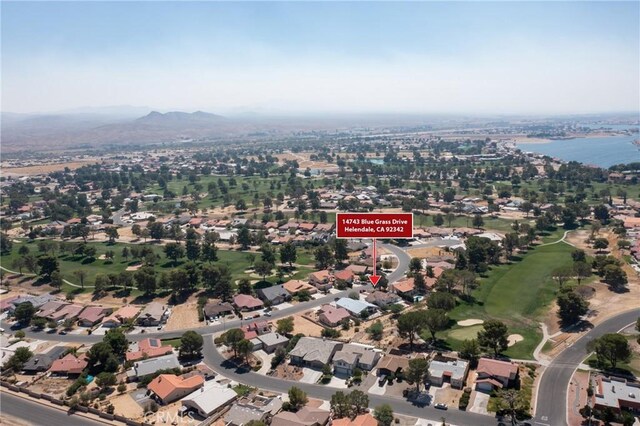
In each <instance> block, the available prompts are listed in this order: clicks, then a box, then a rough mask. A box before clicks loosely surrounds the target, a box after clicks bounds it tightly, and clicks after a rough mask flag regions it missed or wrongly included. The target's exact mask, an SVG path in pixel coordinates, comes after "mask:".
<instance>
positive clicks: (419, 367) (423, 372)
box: [405, 358, 429, 392]
mask: <svg viewBox="0 0 640 426" xmlns="http://www.w3.org/2000/svg"><path fill="white" fill-rule="evenodd" d="M428 377H429V361H428V360H427V359H425V358H414V359H411V360H409V368H408V369H407V371H406V373H405V378H406V379H407V381H408V382H409V383H412V384H415V385H416V391H417V392H420V385H422V384H423V383H424V382H425V380H427V378H428Z"/></svg>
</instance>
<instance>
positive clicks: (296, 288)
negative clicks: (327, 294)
mask: <svg viewBox="0 0 640 426" xmlns="http://www.w3.org/2000/svg"><path fill="white" fill-rule="evenodd" d="M282 285H283V286H284V289H285V290H287V291H288V292H289V294H291V295H292V296H295V295H296V294H298V293H299V292H301V291H302V290H307V291H308V292H309V294H316V293H317V292H318V289H317V288H315V287H314V286H312V285H311V284H309V283H307V282H305V281H301V280H291V281H287V282H286V283H284V284H282Z"/></svg>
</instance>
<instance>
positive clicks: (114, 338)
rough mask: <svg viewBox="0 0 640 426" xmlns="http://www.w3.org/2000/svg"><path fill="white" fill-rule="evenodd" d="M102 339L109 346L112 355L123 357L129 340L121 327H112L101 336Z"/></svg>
mask: <svg viewBox="0 0 640 426" xmlns="http://www.w3.org/2000/svg"><path fill="white" fill-rule="evenodd" d="M102 341H103V342H105V343H106V344H108V345H109V346H110V347H111V350H112V352H113V354H114V355H116V356H118V357H124V354H125V352H127V349H128V348H129V341H128V340H127V336H125V335H124V333H123V332H122V329H120V328H114V329H111V330H109V331H107V332H106V333H105V335H104V337H103V338H102Z"/></svg>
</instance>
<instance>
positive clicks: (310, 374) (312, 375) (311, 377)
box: [300, 367, 322, 383]
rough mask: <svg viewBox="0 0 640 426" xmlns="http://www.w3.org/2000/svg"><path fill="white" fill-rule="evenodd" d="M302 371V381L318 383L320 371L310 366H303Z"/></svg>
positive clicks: (320, 375)
mask: <svg viewBox="0 0 640 426" xmlns="http://www.w3.org/2000/svg"><path fill="white" fill-rule="evenodd" d="M302 373H303V374H304V376H302V378H301V379H300V381H301V382H302V383H318V380H320V377H322V371H317V370H314V369H312V368H306V367H305V368H303V369H302Z"/></svg>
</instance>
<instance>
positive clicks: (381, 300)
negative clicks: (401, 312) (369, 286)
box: [365, 290, 400, 308]
mask: <svg viewBox="0 0 640 426" xmlns="http://www.w3.org/2000/svg"><path fill="white" fill-rule="evenodd" d="M365 300H366V301H367V302H369V303H373V304H374V305H376V306H379V307H381V308H385V307H387V306H390V305H393V304H395V303H398V302H400V296H398V295H397V294H394V293H387V292H386V291H379V290H376V291H374V292H372V293H371V294H369V295H368V296H367V297H366V298H365Z"/></svg>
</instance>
